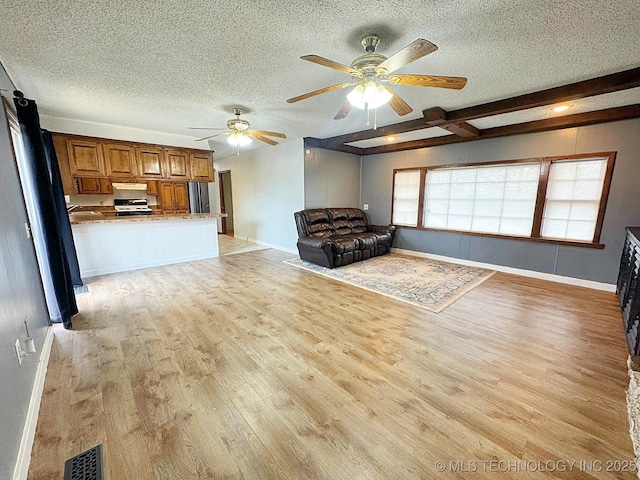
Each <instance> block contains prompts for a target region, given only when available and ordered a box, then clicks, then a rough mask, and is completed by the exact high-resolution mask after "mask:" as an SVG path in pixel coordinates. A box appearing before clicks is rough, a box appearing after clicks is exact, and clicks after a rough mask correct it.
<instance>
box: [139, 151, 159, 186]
mask: <svg viewBox="0 0 640 480" xmlns="http://www.w3.org/2000/svg"><path fill="white" fill-rule="evenodd" d="M136 151H137V155H136V161H137V167H138V175H139V176H140V178H143V179H160V178H162V177H163V171H164V167H163V164H164V150H163V149H162V148H159V147H152V146H147V145H143V146H139V147H137V149H136Z"/></svg>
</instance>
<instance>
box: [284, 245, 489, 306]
mask: <svg viewBox="0 0 640 480" xmlns="http://www.w3.org/2000/svg"><path fill="white" fill-rule="evenodd" d="M284 263H286V264H288V265H292V266H294V267H298V268H302V269H304V270H308V271H310V272H313V273H317V274H319V275H324V276H325V277H330V278H333V279H334V280H338V281H341V282H345V283H348V284H350V285H353V286H356V287H360V288H364V289H365V290H369V291H372V292H376V293H379V294H381V295H386V296H387V297H391V298H395V299H396V300H401V301H403V302H407V303H410V304H412V305H415V306H417V307H420V308H424V309H425V310H429V311H430V312H434V313H438V312H441V311H442V310H444V309H445V308H447V307H448V306H449V305H451V304H452V303H453V302H455V301H456V300H458V299H459V298H460V297H462V296H463V295H464V294H465V293H467V292H469V291H470V290H472V289H473V288H475V287H477V286H478V285H480V284H481V283H482V282H484V281H485V280H487V279H488V278H489V277H491V276H492V275H493V274H494V273H496V272H494V271H492V270H484V269H481V268H474V267H467V266H464V265H456V264H454V263H447V262H440V261H436V260H430V259H427V258H420V257H412V256H407V255H400V254H397V253H391V254H388V255H383V256H380V257H375V258H370V259H368V260H365V261H363V262H355V263H352V264H351V265H346V266H344V267H338V268H326V267H321V266H320V265H316V264H314V263H310V262H306V261H304V260H301V259H300V258H295V259H292V260H285V261H284Z"/></svg>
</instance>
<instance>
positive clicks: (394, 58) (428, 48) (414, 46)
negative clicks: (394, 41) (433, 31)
mask: <svg viewBox="0 0 640 480" xmlns="http://www.w3.org/2000/svg"><path fill="white" fill-rule="evenodd" d="M437 49H438V47H436V46H435V45H434V44H433V43H431V42H430V41H428V40H425V39H424V38H418V39H417V40H414V41H413V42H411V43H410V44H409V45H407V46H406V47H404V48H403V49H402V50H400V51H398V52H396V53H394V54H393V55H391V56H390V57H389V58H387V59H386V60H385V61H384V62H382V63H381V64H380V65H378V68H377V69H376V70H379V69H384V70H386V71H387V73H391V72H394V71H396V70H397V69H399V68H400V67H404V66H405V65H408V64H409V63H411V62H415V61H416V60H418V59H419V58H422V57H424V56H425V55H429V54H430V53H433V52H435V51H436V50H437Z"/></svg>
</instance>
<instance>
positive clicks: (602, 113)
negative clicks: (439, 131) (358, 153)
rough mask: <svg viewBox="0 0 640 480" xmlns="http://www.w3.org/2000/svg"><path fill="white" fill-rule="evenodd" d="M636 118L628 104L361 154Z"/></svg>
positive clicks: (639, 113) (639, 108) (637, 108)
mask: <svg viewBox="0 0 640 480" xmlns="http://www.w3.org/2000/svg"><path fill="white" fill-rule="evenodd" d="M639 117H640V104H635V105H628V106H626V107H615V108H608V109H605V110H597V111H594V112H586V113H577V114H574V115H564V116H561V117H555V118H547V119H544V120H536V121H533V122H527V123H518V124H515V125H505V126H503V127H494V128H487V129H484V130H481V131H480V136H479V137H460V136H457V135H447V136H446V137H436V138H425V139H421V140H413V141H410V142H402V143H394V144H389V145H381V146H379V147H372V148H365V149H363V150H364V153H363V155H373V154H377V153H391V152H398V151H402V150H413V149H416V148H428V147H437V146H440V145H451V144H453V143H461V142H470V141H473V140H480V139H485V138H497V137H506V136H510V135H521V134H524V133H536V132H547V131H551V130H558V129H561V128H571V127H582V126H586V125H593V124H596V123H605V122H614V121H619V120H628V119H631V118H639Z"/></svg>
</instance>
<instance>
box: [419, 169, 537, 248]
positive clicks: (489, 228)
mask: <svg viewBox="0 0 640 480" xmlns="http://www.w3.org/2000/svg"><path fill="white" fill-rule="evenodd" d="M539 177H540V164H539V163H526V164H522V163H518V164H506V165H494V166H487V167H465V168H438V169H430V170H428V171H427V178H426V188H425V202H424V212H423V219H424V220H423V223H424V226H425V227H426V228H438V229H447V230H461V231H469V232H479V233H495V234H505V235H523V236H528V235H531V228H532V225H533V215H534V210H535V204H536V196H537V192H538V181H539Z"/></svg>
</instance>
